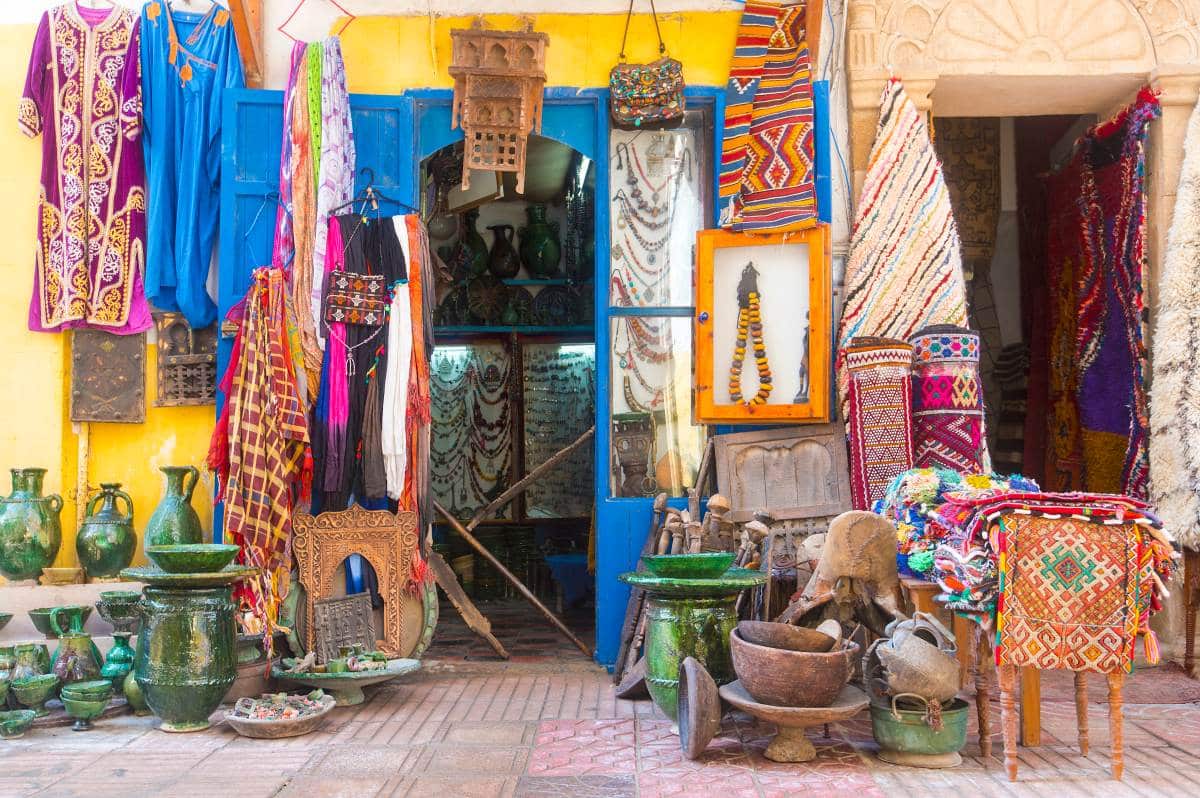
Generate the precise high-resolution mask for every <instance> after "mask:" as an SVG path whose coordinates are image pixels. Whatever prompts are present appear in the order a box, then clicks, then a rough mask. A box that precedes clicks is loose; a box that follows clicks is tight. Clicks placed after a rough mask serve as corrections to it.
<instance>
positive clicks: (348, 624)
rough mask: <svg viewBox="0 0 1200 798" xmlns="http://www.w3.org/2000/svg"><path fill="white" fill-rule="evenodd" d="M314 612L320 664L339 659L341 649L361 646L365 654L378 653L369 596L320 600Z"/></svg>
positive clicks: (314, 607)
mask: <svg viewBox="0 0 1200 798" xmlns="http://www.w3.org/2000/svg"><path fill="white" fill-rule="evenodd" d="M313 610H314V612H315V613H316V617H315V618H314V619H313V631H314V632H315V633H316V635H317V646H316V649H317V662H318V663H325V662H329V660H331V659H337V658H338V657H339V656H341V653H340V652H341V649H342V648H349V647H351V646H362V649H363V651H374V650H375V645H376V641H375V624H374V621H373V619H372V615H371V594H370V593H354V594H353V595H350V596H342V597H339V598H329V599H321V600H319V601H317V602H315V603H314V604H313Z"/></svg>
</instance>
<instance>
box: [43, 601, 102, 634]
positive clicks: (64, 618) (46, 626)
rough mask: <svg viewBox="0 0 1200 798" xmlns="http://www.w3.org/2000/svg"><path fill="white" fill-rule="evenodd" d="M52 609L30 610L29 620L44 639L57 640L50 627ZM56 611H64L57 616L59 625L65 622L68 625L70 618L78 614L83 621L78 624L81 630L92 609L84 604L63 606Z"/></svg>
mask: <svg viewBox="0 0 1200 798" xmlns="http://www.w3.org/2000/svg"><path fill="white" fill-rule="evenodd" d="M52 609H54V607H38V608H37V609H36V610H30V611H29V620H31V621H33V626H34V628H35V629H37V630H38V631H39V632H41V633H42V634H44V635H45V636H46V637H49V638H57V637H58V633H57V632H55V631H54V629H53V628H52V627H51V626H50V610H52ZM58 609H61V610H65V611H66V612H63V613H60V614H59V616H58V620H59V623H63V622H66V623H67V624H70V622H71V617H70V616H71V615H72V614H74V613H76V612H77V613H79V615H80V617H81V618H82V619H83V620H82V621H80V624H79V628H81V629H82V628H83V626H84V624H86V623H87V619H88V617H89V616H90V615H91V614H92V608H91V607H89V606H88V605H86V604H65V605H63V606H62V607H59V608H58Z"/></svg>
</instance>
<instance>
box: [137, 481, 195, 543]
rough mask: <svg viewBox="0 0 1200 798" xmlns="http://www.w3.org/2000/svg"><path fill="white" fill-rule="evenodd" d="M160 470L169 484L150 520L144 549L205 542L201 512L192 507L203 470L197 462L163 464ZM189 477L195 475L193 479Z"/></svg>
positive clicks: (147, 525)
mask: <svg viewBox="0 0 1200 798" xmlns="http://www.w3.org/2000/svg"><path fill="white" fill-rule="evenodd" d="M158 470H159V471H161V472H163V474H165V475H166V477H167V487H166V490H164V491H163V497H162V500H161V501H160V502H159V503H158V506H157V507H155V508H154V513H153V514H152V515H151V516H150V521H149V522H148V523H147V524H146V534H145V536H144V538H143V540H142V549H143V550H145V549H148V548H150V547H151V546H171V545H179V544H182V543H203V542H204V538H203V534H202V532H201V529H200V516H198V515H196V511H195V510H194V509H192V492H193V491H195V490H196V483H197V482H199V481H200V472H199V471H197V470H196V467H195V466H163V467H162V468H160V469H158ZM188 477H191V480H190V481H189V480H188Z"/></svg>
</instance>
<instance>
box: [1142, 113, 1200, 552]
mask: <svg viewBox="0 0 1200 798" xmlns="http://www.w3.org/2000/svg"><path fill="white" fill-rule="evenodd" d="M1198 262H1200V103H1197V105H1196V109H1195V110H1194V111H1192V117H1191V119H1190V120H1189V121H1188V128H1187V137H1186V138H1185V139H1184V151H1183V166H1182V167H1181V170H1180V175H1179V188H1178V190H1177V193H1176V195H1175V216H1174V219H1173V220H1172V222H1171V230H1170V233H1169V234H1168V235H1167V253H1166V257H1165V259H1164V261H1163V271H1162V279H1161V282H1160V289H1159V292H1158V294H1159V297H1160V298H1159V306H1158V321H1157V326H1156V328H1155V334H1154V361H1153V362H1154V382H1153V384H1152V387H1151V394H1150V400H1151V401H1150V429H1151V431H1152V434H1151V436H1150V465H1151V468H1150V475H1151V485H1150V495H1151V497H1152V499H1153V501H1154V506H1155V507H1157V508H1158V509H1159V511H1160V512H1161V513H1162V517H1163V525H1164V529H1166V531H1167V534H1169V535H1170V536H1171V538H1172V539H1174V540H1176V541H1178V542H1179V543H1180V544H1182V545H1183V546H1186V547H1188V548H1192V549H1196V548H1200V492H1198V491H1197V487H1196V486H1197V485H1200V401H1198V400H1200V397H1198V395H1197V394H1198V392H1200V384H1198V383H1197V381H1196V374H1197V373H1200V280H1197V279H1196V264H1197V263H1198Z"/></svg>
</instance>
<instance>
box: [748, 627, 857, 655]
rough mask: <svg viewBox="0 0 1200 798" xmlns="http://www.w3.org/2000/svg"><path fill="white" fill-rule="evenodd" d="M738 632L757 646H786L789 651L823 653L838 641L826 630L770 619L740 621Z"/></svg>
mask: <svg viewBox="0 0 1200 798" xmlns="http://www.w3.org/2000/svg"><path fill="white" fill-rule="evenodd" d="M737 630H738V633H739V634H740V635H741V636H742V639H743V640H745V641H746V642H748V643H754V644H755V645H756V646H766V647H767V648H784V649H787V650H788V651H815V652H818V653H822V652H825V651H829V650H830V649H832V648H833V644H834V643H836V642H837V641H836V640H834V639H833V638H832V637H830V636H829V635H827V634H825V633H824V632H818V631H817V630H816V629H809V628H808V627H805V626H793V625H792V624H790V623H772V622H770V621H739V622H738V625H737Z"/></svg>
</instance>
